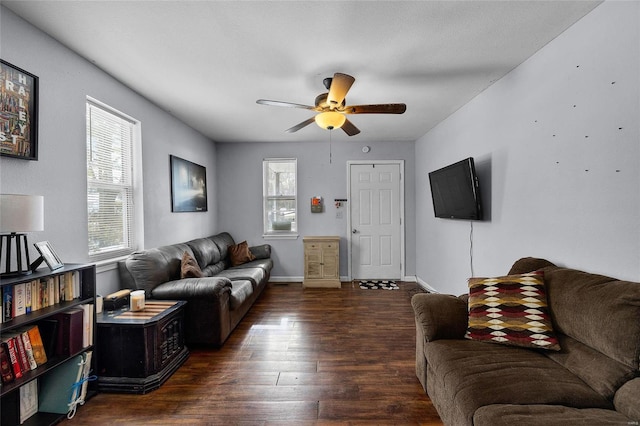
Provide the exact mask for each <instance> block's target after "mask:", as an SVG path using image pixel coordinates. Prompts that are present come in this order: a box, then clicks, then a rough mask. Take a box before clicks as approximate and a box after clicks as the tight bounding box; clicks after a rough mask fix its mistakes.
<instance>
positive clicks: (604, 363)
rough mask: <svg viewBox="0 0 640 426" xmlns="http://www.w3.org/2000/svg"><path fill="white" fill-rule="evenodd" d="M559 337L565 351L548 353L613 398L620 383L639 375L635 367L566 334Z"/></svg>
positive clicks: (596, 388) (597, 389)
mask: <svg viewBox="0 0 640 426" xmlns="http://www.w3.org/2000/svg"><path fill="white" fill-rule="evenodd" d="M557 336H558V339H559V340H560V346H561V347H562V350H561V351H559V352H551V351H547V352H546V353H545V355H546V356H547V357H549V358H551V359H552V360H553V361H555V362H557V363H558V364H560V365H562V366H563V367H564V368H566V369H567V370H569V371H570V372H572V373H573V374H575V375H576V376H578V377H579V378H581V379H582V380H583V381H584V382H585V383H586V384H588V385H589V386H591V387H592V388H593V389H594V390H595V391H596V392H598V393H599V394H600V395H602V396H604V397H605V398H607V399H609V400H613V396H614V394H615V393H616V391H617V390H618V389H619V388H620V386H622V385H623V384H624V383H625V382H627V381H628V380H630V379H632V378H633V377H635V375H636V374H637V371H636V370H634V369H633V368H631V367H629V366H627V365H624V364H622V363H621V362H618V361H616V360H615V359H611V358H609V357H608V356H606V355H604V354H603V353H600V352H598V351H597V350H595V349H593V348H591V347H589V346H587V345H585V344H584V343H581V342H579V341H577V340H576V339H574V338H572V337H569V336H565V335H564V334H562V333H559V334H558V335H557Z"/></svg>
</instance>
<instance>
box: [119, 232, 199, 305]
mask: <svg viewBox="0 0 640 426" xmlns="http://www.w3.org/2000/svg"><path fill="white" fill-rule="evenodd" d="M185 251H186V252H189V253H191V249H190V248H189V246H187V245H186V244H174V245H170V246H162V247H157V248H152V249H149V250H144V251H139V252H135V253H132V254H131V255H130V256H129V257H127V258H126V259H125V260H123V261H121V262H120V265H119V268H120V273H121V278H122V281H123V283H122V284H123V286H125V288H131V289H138V290H144V291H145V292H146V294H151V292H152V291H153V289H154V288H156V287H157V286H158V285H160V284H162V283H165V282H167V281H172V280H177V279H180V267H181V264H182V254H183V253H184V252H185Z"/></svg>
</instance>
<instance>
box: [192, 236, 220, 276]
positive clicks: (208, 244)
mask: <svg viewBox="0 0 640 426" xmlns="http://www.w3.org/2000/svg"><path fill="white" fill-rule="evenodd" d="M187 245H188V246H189V247H191V251H192V252H193V255H194V257H195V258H196V260H197V261H198V266H200V269H203V268H205V267H206V266H208V265H213V264H215V263H217V262H219V261H220V260H221V258H222V257H221V256H220V249H218V246H217V245H216V243H214V242H213V241H212V240H211V238H197V239H195V240H191V241H187Z"/></svg>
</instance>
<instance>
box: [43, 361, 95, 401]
mask: <svg viewBox="0 0 640 426" xmlns="http://www.w3.org/2000/svg"><path fill="white" fill-rule="evenodd" d="M83 371H84V354H80V355H76V356H74V357H72V358H70V359H68V360H67V361H65V362H64V363H62V364H61V365H59V366H58V367H56V368H55V369H53V370H50V371H48V372H47V373H46V374H44V375H43V376H41V377H42V378H41V380H40V392H39V395H38V399H39V406H40V408H39V409H40V411H42V412H46V413H57V414H66V413H68V412H69V411H70V409H71V406H70V404H71V403H72V402H73V401H74V400H75V395H77V392H76V388H77V386H74V385H75V383H77V382H79V381H80V379H81V378H82V372H83Z"/></svg>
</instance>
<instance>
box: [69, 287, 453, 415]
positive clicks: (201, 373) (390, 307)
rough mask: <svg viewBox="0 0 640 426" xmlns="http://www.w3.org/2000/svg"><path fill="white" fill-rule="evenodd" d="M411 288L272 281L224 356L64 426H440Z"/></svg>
mask: <svg viewBox="0 0 640 426" xmlns="http://www.w3.org/2000/svg"><path fill="white" fill-rule="evenodd" d="M419 291H421V290H420V289H419V286H418V285H417V284H415V283H405V282H403V283H401V284H400V290H361V289H360V288H359V287H358V286H357V285H356V284H354V283H343V284H342V289H302V286H301V284H300V283H292V284H270V285H269V287H268V288H267V289H265V292H264V293H263V295H262V296H261V298H260V299H259V300H258V302H257V303H256V304H255V305H254V307H253V308H252V309H251V310H250V311H249V313H248V314H247V316H246V317H245V318H244V319H243V320H242V322H241V324H240V325H239V326H238V328H237V329H236V330H235V331H234V332H233V333H232V335H231V336H230V338H229V339H228V340H227V342H226V343H225V344H224V346H223V348H222V349H219V350H214V349H192V348H190V349H191V356H190V357H189V359H188V360H187V361H186V363H185V364H184V365H183V366H182V367H181V368H180V369H179V370H178V371H177V372H176V373H175V374H174V375H173V376H172V377H171V378H170V379H169V380H168V381H167V382H166V383H165V384H164V385H163V386H162V387H161V388H160V389H157V390H155V391H153V392H151V393H149V394H147V395H126V394H107V393H100V394H98V395H97V396H95V397H94V398H92V399H91V400H89V402H87V404H86V405H85V406H84V407H81V408H80V409H79V410H78V413H77V414H76V417H75V418H74V419H72V420H70V421H69V420H67V421H65V424H70V425H71V424H76V425H81V424H87V425H88V424H92V425H97V424H101V425H102V424H110V425H132V424H163V425H170V424H225V425H227V424H247V425H289V424H290V425H305V424H322V425H324V424H326V425H332V424H336V425H338V424H340V425H343V424H347V425H360V424H362V425H365V424H366V425H371V424H398V425H404V424H407V425H409V424H414V425H417V424H420V425H442V423H441V421H440V419H439V417H438V414H437V412H436V410H435V408H434V407H433V405H432V404H431V401H430V400H429V398H428V397H427V396H426V395H425V393H424V391H423V390H422V387H421V386H420V383H419V382H418V379H417V378H416V376H415V372H414V371H415V370H414V369H415V367H414V365H415V364H414V362H415V361H414V360H415V324H414V316H413V311H412V309H411V304H410V299H411V296H412V295H413V294H414V293H416V292H419Z"/></svg>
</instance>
